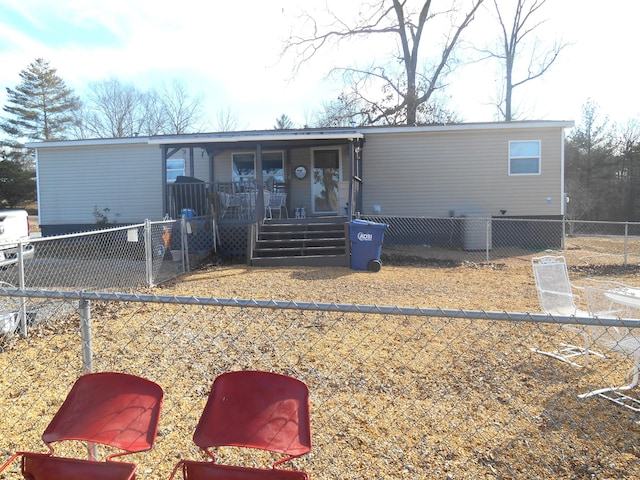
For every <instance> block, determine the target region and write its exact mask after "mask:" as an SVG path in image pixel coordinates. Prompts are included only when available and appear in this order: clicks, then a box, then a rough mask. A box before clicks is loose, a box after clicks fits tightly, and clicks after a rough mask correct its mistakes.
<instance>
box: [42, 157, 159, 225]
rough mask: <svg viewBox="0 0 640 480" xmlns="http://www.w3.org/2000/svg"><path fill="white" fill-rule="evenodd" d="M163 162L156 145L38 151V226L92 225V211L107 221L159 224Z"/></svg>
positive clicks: (93, 219)
mask: <svg viewBox="0 0 640 480" xmlns="http://www.w3.org/2000/svg"><path fill="white" fill-rule="evenodd" d="M162 188H163V187H162V159H161V155H160V152H159V149H158V147H157V146H155V145H102V146H86V147H73V148H68V147H67V148H65V147H60V148H58V147H51V148H42V149H40V150H39V151H38V199H39V202H38V206H39V212H38V213H39V216H40V218H39V221H40V223H41V224H43V225H61V224H87V225H91V224H94V223H95V221H96V219H95V217H94V215H93V212H94V209H96V208H97V210H98V211H103V210H104V209H105V208H108V209H109V215H110V216H111V220H114V219H115V218H114V217H115V215H116V214H117V215H118V217H117V221H118V222H119V223H127V222H132V223H134V222H135V223H137V222H141V221H143V220H145V219H147V218H148V219H150V220H160V219H162V216H163V212H162V208H163V207H162Z"/></svg>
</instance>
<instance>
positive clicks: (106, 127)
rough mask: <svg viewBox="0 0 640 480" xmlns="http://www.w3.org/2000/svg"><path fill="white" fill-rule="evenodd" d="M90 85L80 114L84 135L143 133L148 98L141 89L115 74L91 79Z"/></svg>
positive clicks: (104, 136)
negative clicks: (84, 109)
mask: <svg viewBox="0 0 640 480" xmlns="http://www.w3.org/2000/svg"><path fill="white" fill-rule="evenodd" d="M90 89H91V91H90V93H89V95H88V101H87V103H86V105H87V111H86V112H84V115H83V121H84V133H85V135H90V136H95V137H98V138H120V137H132V136H135V135H138V134H139V133H143V132H142V129H143V128H144V126H145V125H147V124H148V122H147V118H146V116H147V106H146V104H147V98H145V97H146V95H145V94H144V93H143V92H141V91H140V90H138V89H137V88H136V87H135V86H134V85H133V84H125V83H122V82H121V81H120V80H118V79H117V78H115V77H113V78H110V79H109V80H104V81H100V82H94V83H92V84H90ZM144 133H149V132H144Z"/></svg>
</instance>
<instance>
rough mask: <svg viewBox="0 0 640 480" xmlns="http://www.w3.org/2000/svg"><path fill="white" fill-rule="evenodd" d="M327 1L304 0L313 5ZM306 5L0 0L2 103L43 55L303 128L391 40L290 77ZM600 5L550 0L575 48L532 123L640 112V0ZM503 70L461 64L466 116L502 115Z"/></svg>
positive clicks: (255, 123) (550, 34) (287, 1)
mask: <svg viewBox="0 0 640 480" xmlns="http://www.w3.org/2000/svg"><path fill="white" fill-rule="evenodd" d="M331 1H333V0H331ZM353 1H354V3H352V4H351V6H353V5H354V4H355V0H353ZM323 3H324V1H323V0H306V1H305V2H304V5H306V6H307V7H310V8H313V6H315V5H320V6H321V5H322V4H323ZM334 3H337V4H341V5H342V7H344V5H345V3H344V1H343V2H334ZM436 3H437V2H436ZM300 4H301V3H300V2H299V1H296V0H236V1H234V2H223V1H217V2H201V1H197V0H181V1H179V2H175V1H174V2H168V1H165V0H110V1H109V2H104V1H103V0H56V1H55V2H52V1H50V0H2V1H0V65H1V66H2V68H1V69H0V87H2V88H1V91H0V102H1V103H2V104H4V101H5V96H4V93H5V88H6V87H9V88H13V87H15V86H16V85H17V84H18V83H19V81H20V79H19V76H18V74H19V72H20V71H21V70H23V69H25V68H26V67H27V66H28V65H29V64H30V63H31V62H32V61H33V60H35V59H36V58H38V57H42V58H44V59H46V60H48V61H49V62H50V65H51V66H52V67H54V68H56V69H57V70H58V74H59V75H60V76H61V77H62V78H63V79H64V80H65V82H66V83H67V85H68V86H70V87H71V88H73V89H75V90H76V91H77V92H78V93H79V94H81V96H82V95H83V94H84V92H85V90H86V88H87V86H88V84H89V83H90V82H92V81H99V80H104V79H107V78H109V77H111V76H115V77H118V78H120V79H121V80H122V81H124V82H133V83H134V84H135V85H136V86H138V87H139V88H141V89H146V88H149V87H157V86H159V85H160V83H162V82H165V83H170V82H172V81H173V80H180V81H181V82H183V83H184V84H185V85H186V86H187V88H188V89H189V91H190V92H191V93H192V94H194V95H197V94H204V96H205V98H206V103H205V107H206V111H207V112H208V113H209V114H210V117H211V118H212V121H211V123H212V125H214V124H215V120H214V119H215V116H216V115H217V114H218V113H219V112H221V111H224V110H227V111H231V112H232V113H233V114H234V115H235V116H236V117H237V118H238V127H239V128H248V129H254V128H255V129H261V128H272V127H273V125H274V124H275V119H276V118H277V117H279V116H280V115H281V114H283V113H285V114H287V115H289V117H290V118H292V120H293V121H294V122H295V123H296V124H298V125H302V124H304V123H305V121H306V120H308V119H309V116H310V115H311V113H312V112H313V111H315V110H317V109H318V108H320V106H321V105H322V102H323V101H326V100H329V99H330V98H332V97H335V96H336V94H337V89H338V87H339V85H336V84H333V83H331V82H329V81H328V80H326V79H325V74H326V73H327V72H328V70H329V68H330V67H332V66H334V65H342V66H346V65H352V64H353V62H354V61H359V62H364V61H369V60H373V59H374V58H375V55H376V54H377V53H379V52H381V51H383V45H380V44H372V43H371V42H368V43H360V44H353V45H344V44H343V45H341V46H340V47H339V48H334V49H331V50H326V51H323V52H322V54H321V55H320V56H319V57H318V58H317V59H316V60H314V61H313V62H312V63H310V64H308V65H307V66H305V67H304V68H303V69H302V70H301V71H300V73H299V74H298V76H297V77H296V78H295V79H294V80H292V81H290V80H289V77H290V74H291V68H292V65H293V63H292V59H291V58H290V57H289V58H284V59H281V58H280V56H279V53H280V50H281V48H282V42H283V40H284V38H286V36H287V34H288V31H289V29H290V28H291V26H292V24H293V23H292V22H293V20H292V17H293V15H294V13H295V11H296V9H297V6H298V5H300ZM487 4H488V5H490V2H489V0H487ZM603 5H605V3H604V2H602V1H600V0H598V1H596V0H547V5H546V8H545V13H546V14H547V15H548V17H549V19H548V21H547V22H546V23H545V24H544V26H543V28H541V29H540V34H541V35H543V40H544V41H549V42H551V41H553V40H554V39H556V38H558V39H561V40H562V41H563V42H567V43H571V45H570V46H568V47H567V48H566V49H565V51H564V52H563V54H562V55H561V58H560V60H559V61H558V62H557V64H556V65H555V66H554V67H553V69H552V70H551V71H549V72H548V73H547V74H546V75H545V77H543V78H542V79H541V80H538V81H536V82H534V83H531V84H529V85H528V86H527V87H526V89H520V90H516V93H515V94H516V100H518V101H520V102H521V103H522V108H523V111H525V112H527V114H526V118H528V119H545V120H576V121H579V120H580V113H581V107H582V105H583V104H584V102H585V101H586V100H587V99H588V98H591V99H592V100H593V101H595V102H596V103H598V104H599V105H600V108H601V111H602V113H603V114H606V115H608V116H609V117H610V118H611V120H613V121H616V122H619V123H626V122H627V121H628V120H632V119H636V118H638V115H640V105H639V103H638V101H637V100H636V98H637V97H636V89H637V77H636V73H635V69H636V63H637V60H636V59H635V50H636V43H637V41H636V40H635V38H634V37H635V32H636V30H637V25H636V23H637V19H638V18H640V2H636V1H635V0H609V1H608V2H606V7H603ZM473 28H474V29H473V31H471V30H470V31H469V33H472V34H473V40H474V43H475V42H477V43H480V42H486V41H489V37H490V32H491V31H492V30H491V27H490V25H489V24H488V23H487V22H486V21H485V22H484V23H480V22H478V23H477V24H476V25H474V26H473ZM495 75H496V72H495V70H494V69H493V67H490V66H489V65H487V64H481V65H470V66H467V67H464V68H461V69H459V70H458V71H457V73H456V74H455V76H454V77H452V78H451V81H450V88H449V90H448V91H447V95H446V98H447V99H448V104H449V107H450V108H453V109H455V110H456V111H457V112H458V114H459V115H460V116H461V117H462V118H463V119H464V120H466V121H491V120H493V119H494V118H493V115H494V110H495V109H494V108H493V107H492V106H491V100H490V97H491V96H492V95H493V94H494V91H495V85H494V84H495Z"/></svg>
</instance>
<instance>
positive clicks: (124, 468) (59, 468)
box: [22, 453, 136, 480]
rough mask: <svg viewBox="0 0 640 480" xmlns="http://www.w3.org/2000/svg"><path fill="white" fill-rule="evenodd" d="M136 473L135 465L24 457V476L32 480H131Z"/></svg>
mask: <svg viewBox="0 0 640 480" xmlns="http://www.w3.org/2000/svg"><path fill="white" fill-rule="evenodd" d="M135 472H136V466H135V465H134V464H133V463H125V462H94V461H91V460H82V459H76V458H64V457H52V456H50V455H45V454H33V453H27V454H25V455H23V456H22V475H23V476H24V478H29V479H32V480H39V479H46V480H130V479H133V478H134V477H135Z"/></svg>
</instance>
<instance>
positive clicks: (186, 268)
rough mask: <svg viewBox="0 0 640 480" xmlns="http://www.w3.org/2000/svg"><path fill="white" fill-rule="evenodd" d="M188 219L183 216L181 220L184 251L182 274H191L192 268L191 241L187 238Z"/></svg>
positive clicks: (181, 237)
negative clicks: (190, 256)
mask: <svg viewBox="0 0 640 480" xmlns="http://www.w3.org/2000/svg"><path fill="white" fill-rule="evenodd" d="M188 233H189V232H187V219H186V218H185V216H184V215H182V217H181V219H180V242H181V243H182V245H180V247H181V250H182V272H183V273H184V272H189V271H191V268H190V266H189V239H188V237H187V234H188Z"/></svg>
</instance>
